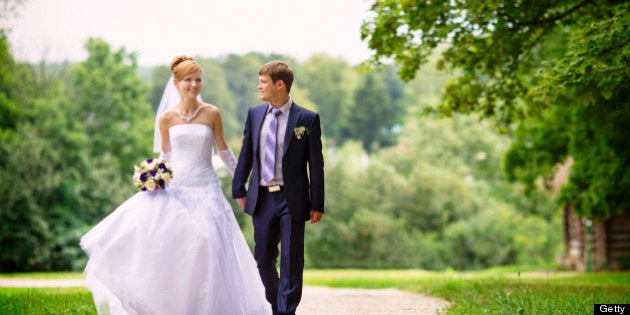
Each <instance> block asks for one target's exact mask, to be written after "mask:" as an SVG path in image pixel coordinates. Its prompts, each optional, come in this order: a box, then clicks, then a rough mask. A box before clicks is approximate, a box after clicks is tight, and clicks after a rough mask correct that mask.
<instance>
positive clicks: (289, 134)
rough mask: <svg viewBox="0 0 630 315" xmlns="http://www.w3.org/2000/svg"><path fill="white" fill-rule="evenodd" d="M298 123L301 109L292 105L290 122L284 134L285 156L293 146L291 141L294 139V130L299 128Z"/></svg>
mask: <svg viewBox="0 0 630 315" xmlns="http://www.w3.org/2000/svg"><path fill="white" fill-rule="evenodd" d="M298 121H300V107H298V106H297V105H296V104H295V103H293V104H292V105H291V111H289V120H288V121H287V129H286V132H285V134H284V148H283V150H282V155H283V156H284V155H285V154H286V153H287V149H288V148H289V145H290V144H291V140H292V139H293V130H294V129H295V127H297V123H298Z"/></svg>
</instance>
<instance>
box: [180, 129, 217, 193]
mask: <svg viewBox="0 0 630 315" xmlns="http://www.w3.org/2000/svg"><path fill="white" fill-rule="evenodd" d="M169 136H170V140H171V148H172V151H171V165H172V167H173V180H172V181H171V183H170V185H171V186H198V185H208V184H209V182H210V183H217V178H216V173H215V171H214V167H213V165H212V149H213V144H214V137H213V133H212V129H211V128H210V127H209V126H207V125H203V124H179V125H174V126H172V127H171V128H170V129H169Z"/></svg>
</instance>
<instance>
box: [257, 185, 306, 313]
mask: <svg viewBox="0 0 630 315" xmlns="http://www.w3.org/2000/svg"><path fill="white" fill-rule="evenodd" d="M253 221H254V241H255V242H256V245H255V250H254V256H255V258H256V261H257V263H258V271H259V272H260V277H261V278H262V281H263V284H264V286H265V291H266V292H265V293H266V297H267V300H268V301H269V303H271V306H272V309H273V313H274V314H279V315H285V314H287V315H289V314H295V311H296V309H297V306H298V304H299V303H300V300H301V298H302V282H303V272H304V227H305V222H304V221H303V220H297V221H293V220H292V219H291V215H290V213H289V208H288V207H287V202H286V198H285V197H284V191H282V190H281V191H277V192H269V191H268V190H267V189H266V188H265V187H260V190H259V194H258V202H257V208H256V211H255V212H254V216H253ZM278 244H280V251H279V250H278ZM278 254H280V275H278V269H277V267H276V263H277V260H278Z"/></svg>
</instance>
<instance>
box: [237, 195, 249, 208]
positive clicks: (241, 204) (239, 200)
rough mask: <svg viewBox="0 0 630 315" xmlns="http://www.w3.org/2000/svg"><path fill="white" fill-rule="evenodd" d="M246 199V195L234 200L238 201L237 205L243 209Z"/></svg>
mask: <svg viewBox="0 0 630 315" xmlns="http://www.w3.org/2000/svg"><path fill="white" fill-rule="evenodd" d="M246 201H247V198H246V197H243V198H236V202H237V203H238V206H239V207H241V209H245V202H246Z"/></svg>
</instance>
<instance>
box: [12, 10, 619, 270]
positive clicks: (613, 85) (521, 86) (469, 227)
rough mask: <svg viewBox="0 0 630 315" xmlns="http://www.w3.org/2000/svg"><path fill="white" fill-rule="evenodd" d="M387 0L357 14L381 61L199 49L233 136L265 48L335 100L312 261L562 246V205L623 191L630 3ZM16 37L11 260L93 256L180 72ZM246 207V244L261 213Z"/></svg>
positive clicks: (78, 265) (516, 260)
mask: <svg viewBox="0 0 630 315" xmlns="http://www.w3.org/2000/svg"><path fill="white" fill-rule="evenodd" d="M389 5H390V3H389V2H386V1H383V2H381V1H377V2H375V4H374V6H373V7H372V10H373V11H374V12H376V13H377V14H376V15H375V17H374V18H373V20H371V21H370V20H368V21H366V22H365V24H364V25H363V27H364V28H363V29H362V36H363V38H364V39H366V40H367V41H368V43H369V45H370V47H371V48H372V49H374V50H375V55H374V58H373V59H372V60H371V61H372V64H371V65H372V66H374V65H376V66H379V67H376V68H374V69H375V70H373V71H366V70H367V67H366V64H362V65H350V64H348V62H346V61H345V60H343V59H340V58H337V57H332V56H329V55H326V54H316V55H312V56H311V57H310V58H308V59H306V60H304V61H298V60H295V59H294V58H292V57H291V56H284V55H275V54H262V53H256V52H252V53H248V54H244V55H236V54H229V55H225V56H222V57H219V58H208V57H204V56H195V57H196V60H197V61H198V62H199V63H200V64H201V65H202V67H203V69H204V74H203V80H204V89H203V92H202V97H203V99H204V100H205V101H207V102H210V103H213V104H215V105H217V106H219V108H220V109H221V111H222V114H223V118H224V128H225V131H226V135H227V137H228V139H229V142H230V145H231V147H232V149H233V150H234V151H235V152H236V153H237V154H238V151H239V150H240V139H241V129H242V124H243V121H244V119H245V117H244V115H245V112H246V110H247V108H249V107H250V106H252V105H255V104H258V103H260V101H259V100H258V96H257V91H256V89H255V85H256V80H257V75H256V73H257V70H258V68H259V67H260V65H262V64H263V63H264V62H266V61H269V60H272V59H283V60H286V61H288V62H289V63H290V64H291V65H292V66H293V68H294V71H295V73H296V81H295V88H294V90H293V91H292V97H293V99H294V100H295V101H296V102H297V103H298V104H300V105H303V106H305V107H308V108H311V109H313V110H316V111H318V112H319V113H320V114H321V119H322V124H323V132H324V143H325V153H324V154H325V161H326V167H325V171H326V193H327V199H326V210H327V214H326V216H325V219H324V221H323V222H322V224H319V225H316V226H309V231H308V233H307V240H306V242H307V244H306V255H307V261H306V265H307V267H309V268H422V269H429V270H446V269H451V268H452V269H458V270H471V269H481V268H485V267H489V266H500V265H512V264H519V265H543V264H549V263H553V262H554V261H555V260H554V259H555V256H556V255H557V254H559V253H560V252H561V249H562V247H561V246H562V225H561V209H562V206H566V205H568V204H571V205H573V206H574V210H575V211H576V213H577V214H578V215H580V216H583V217H585V218H592V219H602V218H606V217H608V216H610V215H611V214H612V213H617V212H622V211H624V210H625V209H628V208H629V207H628V200H629V198H628V196H627V194H628V189H627V188H628V187H629V186H630V181H629V180H630V177H629V176H630V171H629V170H628V169H629V168H628V167H627V165H628V162H629V158H630V154H629V153H628V150H629V149H628V148H630V145H628V141H629V140H628V139H629V138H630V137H628V128H627V127H626V126H627V124H626V122H627V121H628V115H629V111H627V110H626V107H627V96H626V95H628V93H627V92H628V91H627V90H628V84H627V82H628V77H629V70H628V69H629V67H627V65H628V63H629V61H628V60H629V58H630V57H629V55H630V52H629V51H628V49H627V47H628V43H629V42H630V40H629V36H628V34H629V33H630V32H628V25H630V23H628V19H629V16H630V15H628V14H627V12H628V6H629V5H628V2H626V1H621V2H618V1H617V2H615V1H611V2H610V3H607V2H605V3H592V2H589V1H586V2H577V3H575V2H573V1H569V0H567V1H565V2H561V3H558V6H557V7H543V6H541V7H531V8H530V7H528V8H521V7H518V6H516V7H505V6H499V7H492V6H487V5H486V3H485V2H483V1H479V2H476V1H471V2H466V3H465V4H461V5H463V6H470V7H462V8H459V7H451V6H439V5H437V4H436V6H435V7H431V8H428V7H427V8H423V10H421V11H418V8H417V7H414V6H412V5H411V4H407V6H402V5H401V6H394V7H388V6H389ZM445 8H446V9H445ZM443 10H446V11H443ZM477 14H478V15H477ZM423 15H424V16H423ZM421 16H422V17H423V18H421V19H418V17H421ZM444 19H445V20H444ZM442 21H447V23H442ZM423 23H426V25H425V24H423ZM7 36H8V35H7V32H5V31H4V30H2V31H1V32H0V205H1V208H0V244H1V245H2V250H1V251H0V272H13V271H34V270H40V271H48V270H80V269H82V268H83V266H84V265H85V261H86V257H85V254H84V253H83V252H82V251H81V249H80V248H79V246H78V240H79V238H80V237H81V235H83V234H84V233H85V232H86V231H87V230H88V229H89V228H90V227H91V226H93V225H94V224H96V223H97V222H98V221H99V220H101V219H102V218H103V217H105V216H106V215H107V214H108V213H110V212H111V211H112V210H113V209H115V208H116V206H117V205H118V204H120V203H121V202H123V201H124V200H125V199H126V198H128V197H129V196H131V195H132V194H133V193H135V191H134V187H133V184H132V182H131V173H132V169H133V165H134V164H137V163H139V162H140V161H141V160H143V159H145V158H147V157H148V156H151V155H153V153H152V152H151V142H152V135H153V124H154V119H155V117H154V109H155V106H156V105H157V103H158V100H159V98H160V96H161V92H162V90H163V88H164V84H165V82H166V80H167V79H168V77H169V75H170V74H169V71H168V68H167V66H166V65H164V66H159V67H152V68H145V67H139V66H138V64H137V61H136V55H135V54H134V53H133V52H128V51H126V50H125V48H124V47H111V46H110V45H109V44H108V43H107V42H105V41H103V40H102V39H99V38H91V39H89V40H88V41H87V42H86V44H85V49H86V51H87V58H86V59H85V60H83V61H80V62H73V63H63V64H50V63H46V62H41V63H39V64H27V63H21V62H16V61H15V60H14V58H13V56H12V53H11V47H9V44H8V43H9V41H8V37H7ZM445 41H450V44H449V45H444V42H445ZM383 59H390V60H393V61H394V63H382V61H383ZM395 65H398V66H395ZM436 69H440V70H442V71H438V70H436ZM400 78H403V79H404V80H405V81H402V80H401V79H400ZM458 113H463V114H465V115H460V114H458ZM445 116H448V118H444V117H445ZM484 118H486V119H484ZM487 118H489V119H487ZM569 158H573V159H575V164H574V165H573V166H572V168H571V174H570V175H569V178H568V183H567V184H566V185H565V186H563V189H561V190H560V193H559V194H558V195H555V194H553V193H552V191H553V190H552V189H551V188H553V185H550V183H551V180H553V176H554V174H555V173H556V171H557V166H558V165H559V164H562V163H564V162H566V161H567V160H568V159H569ZM219 164H220V162H218V163H217V165H219ZM223 173H224V174H223V175H224V176H223V177H222V181H223V182H222V184H223V187H224V189H225V192H226V195H227V196H229V184H230V178H229V175H227V174H226V173H225V172H223ZM232 205H233V207H234V209H235V213H236V214H237V218H238V220H239V224H240V225H241V227H242V229H243V232H244V234H245V235H246V237H247V238H248V240H249V242H250V244H251V235H252V230H251V222H250V221H249V219H248V218H247V217H246V216H244V215H243V214H242V213H241V211H239V210H238V208H237V207H236V204H235V203H232Z"/></svg>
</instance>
